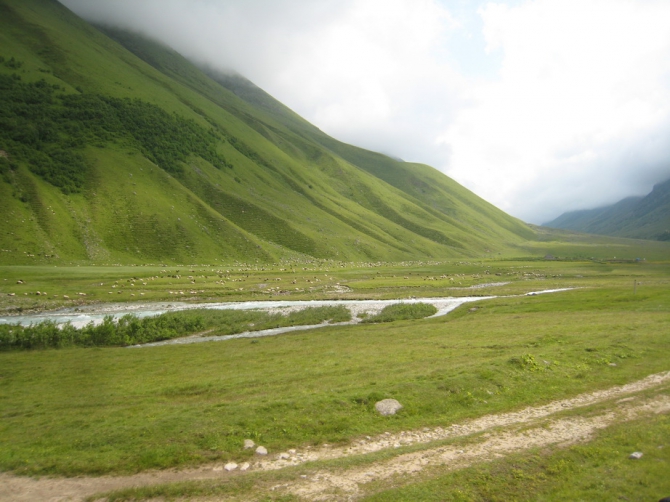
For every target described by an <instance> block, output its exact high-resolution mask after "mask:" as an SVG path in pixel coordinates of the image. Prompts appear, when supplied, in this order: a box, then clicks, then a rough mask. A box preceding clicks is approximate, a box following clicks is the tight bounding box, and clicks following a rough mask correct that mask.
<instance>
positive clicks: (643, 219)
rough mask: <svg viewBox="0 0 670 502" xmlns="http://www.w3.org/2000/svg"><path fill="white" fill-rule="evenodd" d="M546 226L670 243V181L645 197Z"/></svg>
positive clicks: (567, 215) (564, 216) (569, 216)
mask: <svg viewBox="0 0 670 502" xmlns="http://www.w3.org/2000/svg"><path fill="white" fill-rule="evenodd" d="M545 226H547V227H554V228H562V229H566V230H574V231H577V232H587V233H591V234H602V235H613V236H618V237H630V238H633V239H652V240H662V241H670V180H667V181H665V182H663V183H659V184H657V185H655V186H654V189H653V190H652V191H651V193H649V194H648V195H647V196H645V197H628V198H626V199H623V200H621V201H619V202H617V203H616V204H613V205H611V206H607V207H601V208H598V209H589V210H585V211H571V212H569V213H564V214H562V215H561V216H559V217H558V218H556V219H555V220H553V221H550V222H549V223H545Z"/></svg>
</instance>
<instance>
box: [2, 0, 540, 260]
mask: <svg viewBox="0 0 670 502" xmlns="http://www.w3.org/2000/svg"><path fill="white" fill-rule="evenodd" d="M0 14H1V15H0V57H2V58H3V59H2V60H1V61H2V62H1V63H0V86H1V87H2V93H0V126H1V127H0V150H1V151H2V152H0V176H1V178H0V215H2V216H0V249H1V250H2V251H0V263H13V264H18V263H23V264H33V263H35V264H36V263H45V262H47V263H51V262H53V263H62V262H82V263H85V262H96V263H132V262H176V263H197V262H199V261H202V262H204V261H208V262H209V261H213V260H221V261H234V260H245V261H254V260H259V261H262V262H267V261H277V260H280V259H296V258H301V257H302V258H309V257H316V258H322V259H336V260H361V259H365V260H403V259H408V258H431V257H433V258H437V257H439V258H448V257H458V256H471V255H483V254H486V253H487V252H496V253H503V254H505V253H508V252H512V250H513V249H515V248H514V246H516V245H518V244H519V243H521V242H523V241H524V240H526V239H529V238H533V236H534V232H533V230H531V229H530V228H529V227H527V226H526V225H524V224H523V223H521V222H520V221H518V220H516V219H514V218H511V217H510V216H508V215H506V214H505V213H503V212H501V211H499V210H498V209H496V208H494V207H493V206H491V205H490V204H488V203H486V202H485V201H482V200H481V199H479V198H478V197H476V196H475V195H474V194H472V193H471V192H469V191H467V190H466V189H464V188H463V187H461V186H459V185H458V184H457V183H455V182H453V181H452V180H450V179H449V178H447V177H446V176H444V175H442V174H441V173H439V172H438V171H436V170H434V169H432V168H430V167H428V166H421V165H416V164H409V163H403V162H399V161H396V160H393V159H390V158H389V157H386V156H383V155H380V154H377V153H374V152H369V151H365V150H362V149H360V148H355V147H352V146H350V145H346V144H343V143H340V142H338V141H336V140H334V139H332V138H330V137H328V136H327V135H325V134H324V133H322V132H321V131H319V130H318V129H317V128H315V127H314V126H312V125H310V124H309V123H307V122H306V121H304V120H303V119H301V118H300V117H299V116H297V115H296V114H295V113H293V112H291V111H290V110H289V109H287V108H286V107H285V106H283V105H282V104H281V103H278V102H277V101H275V100H274V99H272V98H271V97H270V96H268V95H267V94H266V93H264V92H263V91H261V90H260V89H258V88H256V87H255V86H253V84H251V83H250V82H248V81H246V80H245V79H243V78H242V77H239V76H225V75H217V74H214V73H213V72H209V75H208V74H206V73H205V72H203V71H201V70H200V69H199V68H197V67H195V66H194V65H192V64H191V63H189V62H188V61H186V60H185V59H184V58H182V57H181V56H180V55H179V54H177V53H175V52H174V51H172V50H170V49H169V48H166V47H164V46H162V45H160V44H157V43H154V42H151V41H148V40H145V39H142V38H141V37H138V36H136V35H133V34H129V33H125V32H121V31H119V30H112V29H109V28H101V29H98V28H95V27H92V26H91V25H89V24H87V23H86V22H85V21H83V20H81V19H79V18H77V17H76V16H75V15H73V14H72V13H71V12H70V11H68V10H67V9H66V8H64V7H63V6H61V5H60V4H58V3H57V2H55V1H52V0H27V1H19V0H2V1H0Z"/></svg>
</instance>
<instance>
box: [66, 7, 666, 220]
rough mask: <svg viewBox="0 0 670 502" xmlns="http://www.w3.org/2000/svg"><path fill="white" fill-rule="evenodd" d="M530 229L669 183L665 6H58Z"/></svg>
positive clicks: (642, 193)
mask: <svg viewBox="0 0 670 502" xmlns="http://www.w3.org/2000/svg"><path fill="white" fill-rule="evenodd" d="M61 1H62V3H64V4H65V5H67V6H68V7H70V8H71V9H72V10H74V11H75V12H76V13H78V14H80V15H81V16H83V17H85V18H87V19H92V20H95V21H103V22H106V23H108V24H114V25H122V26H124V27H128V28H131V29H134V30H136V31H141V32H143V33H145V34H147V35H150V36H152V37H154V38H157V39H160V40H162V41H164V42H166V43H167V44H169V45H170V46H172V47H173V48H174V49H176V50H177V51H179V52H181V53H182V54H183V55H185V56H187V57H189V58H191V59H195V60H197V61H199V62H203V63H208V64H210V65H212V66H214V67H218V68H221V69H232V70H235V71H237V72H239V73H241V74H242V75H244V76H246V77H247V78H249V79H250V80H252V81H253V82H254V83H256V84H257V85H259V86H260V87H262V88H263V89H265V90H266V91H267V92H269V93H270V94H272V95H273V96H275V97H276V98H277V99H279V100H280V101H282V102H283V103H284V104H286V105H287V106H289V107H290V108H292V109H293V110H295V111H296V112H298V113H299V114H300V115H302V116H303V117H305V118H306V119H307V120H309V121H310V122H312V123H313V124H315V125H316V126H318V127H319V128H321V129H322V130H324V131H325V132H327V133H329V134H330V135H332V136H334V137H336V138H338V139H340V140H342V141H346V142H348V143H352V144H355V145H359V146H362V147H365V148H369V149H372V150H377V151H381V152H384V153H388V154H391V155H394V156H397V157H400V158H402V159H405V160H408V161H416V162H423V163H426V164H430V165H432V166H434V167H436V168H437V169H440V170H441V171H443V172H444V173H446V174H447V175H449V176H451V177H452V178H454V179H455V180H456V181H458V182H459V183H461V184H463V185H465V186H466V187H468V188H469V189H471V190H472V191H474V192H475V193H477V194H478V195H480V196H481V197H483V198H485V199H486V200H488V201H489V202H491V203H493V204H495V205H496V206H498V207H500V208H501V209H503V210H505V211H507V212H509V213H510V214H512V215H514V216H517V217H519V218H521V219H523V220H525V221H528V222H531V223H543V222H546V221H548V220H550V219H553V218H555V217H556V216H558V215H560V214H561V213H563V212H564V211H568V210H574V209H585V208H592V207H597V206H601V205H605V204H609V203H613V202H616V201H617V200H619V199H621V198H623V197H626V196H629V195H644V194H646V193H648V192H649V191H650V190H651V188H652V186H653V184H654V183H657V182H660V181H664V180H665V179H668V178H670V1H668V0H526V1H524V0H508V1H498V2H488V1H483V0H61Z"/></svg>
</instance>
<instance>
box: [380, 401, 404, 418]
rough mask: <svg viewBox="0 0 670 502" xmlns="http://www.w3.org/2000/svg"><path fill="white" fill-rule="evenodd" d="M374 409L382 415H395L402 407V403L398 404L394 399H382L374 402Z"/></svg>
mask: <svg viewBox="0 0 670 502" xmlns="http://www.w3.org/2000/svg"><path fill="white" fill-rule="evenodd" d="M375 409H376V410H377V411H378V412H379V414H380V415H382V416H385V417H386V416H388V415H395V414H396V412H397V411H398V410H400V409H402V404H400V403H399V402H398V401H396V400H395V399H383V400H381V401H378V402H377V403H375Z"/></svg>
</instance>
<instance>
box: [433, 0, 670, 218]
mask: <svg viewBox="0 0 670 502" xmlns="http://www.w3.org/2000/svg"><path fill="white" fill-rule="evenodd" d="M480 12H481V15H482V17H483V20H484V26H485V27H484V33H485V36H486V40H487V43H488V45H487V48H488V50H490V51H496V50H497V51H503V53H504V55H503V62H502V67H501V70H500V77H499V79H498V80H496V81H493V82H486V83H484V84H481V85H479V86H477V87H476V88H474V89H473V92H472V97H473V101H474V105H473V106H472V107H470V108H468V109H467V110H464V111H463V112H462V113H461V114H460V115H459V116H458V117H457V119H456V120H455V122H454V123H453V124H452V125H451V126H450V127H449V129H448V131H447V132H446V133H445V134H444V136H443V137H442V139H443V141H445V142H446V143H448V144H449V145H451V147H452V149H453V156H452V159H451V164H450V166H449V168H448V172H449V174H450V175H452V176H453V177H455V178H456V179H458V180H459V181H462V182H464V183H465V184H466V185H467V186H469V187H470V188H472V189H473V190H474V191H476V192H477V193H479V194H480V195H482V196H483V197H484V198H486V199H488V200H489V201H491V202H493V203H494V204H496V205H498V206H499V207H501V208H502V209H504V210H507V211H510V212H512V213H513V214H515V215H518V216H520V217H522V218H524V219H526V220H529V221H532V222H542V221H546V220H548V219H551V218H553V217H555V216H558V214H560V213H561V212H563V211H564V210H569V209H577V208H585V207H595V206H597V205H600V204H606V203H611V202H614V201H616V200H618V199H619V198H622V197H624V196H627V195H631V193H639V194H642V193H645V192H647V191H649V189H650V188H651V184H653V182H654V181H661V180H662V179H663V178H664V177H665V178H667V177H669V176H670V157H669V156H668V153H670V134H669V133H670V129H669V128H668V125H670V124H669V118H670V86H669V83H670V81H669V77H670V73H669V70H670V30H668V25H669V24H668V23H669V22H670V4H669V3H667V2H631V1H628V0H607V1H600V0H591V1H584V0H538V1H535V2H528V3H526V4H523V5H521V6H518V7H513V8H510V7H507V6H505V5H500V4H489V5H487V6H486V7H485V8H483V9H482V10H481V11H480Z"/></svg>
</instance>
